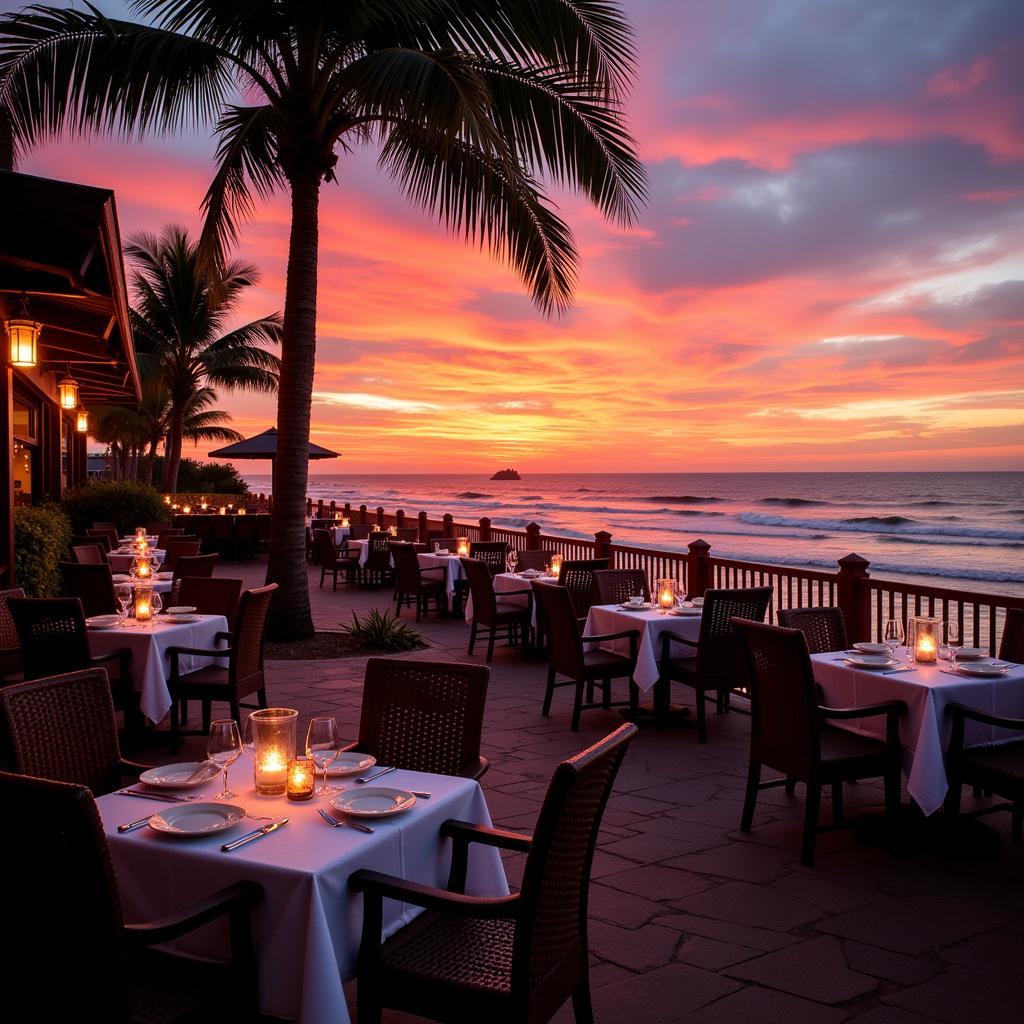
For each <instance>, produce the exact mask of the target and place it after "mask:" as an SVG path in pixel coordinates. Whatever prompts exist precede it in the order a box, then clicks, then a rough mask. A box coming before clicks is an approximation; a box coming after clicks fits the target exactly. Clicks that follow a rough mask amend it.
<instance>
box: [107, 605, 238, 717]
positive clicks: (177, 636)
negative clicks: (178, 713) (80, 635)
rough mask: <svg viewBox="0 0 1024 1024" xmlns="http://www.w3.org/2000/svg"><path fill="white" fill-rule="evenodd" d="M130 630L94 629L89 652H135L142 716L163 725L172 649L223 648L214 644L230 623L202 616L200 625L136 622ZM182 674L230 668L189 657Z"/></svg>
mask: <svg viewBox="0 0 1024 1024" xmlns="http://www.w3.org/2000/svg"><path fill="white" fill-rule="evenodd" d="M128 621H129V622H130V623H131V625H130V626H124V627H121V626H117V627H115V628H114V629H90V630H89V651H90V652H91V654H92V655H93V657H96V656H97V655H99V654H107V653H108V652H109V651H114V650H117V649H118V648H121V647H127V648H128V650H130V651H131V652H132V656H131V664H130V666H129V667H130V669H131V673H132V682H133V683H134V685H135V689H136V690H137V691H138V692H139V704H140V706H141V708H142V713H143V714H144V715H145V716H146V717H147V718H148V719H149V720H150V721H151V722H154V723H156V722H161V721H163V719H164V717H165V716H166V714H167V712H168V711H170V709H171V693H170V690H168V688H167V678H168V676H169V675H170V672H171V659H170V657H169V656H168V654H167V648H168V647H202V648H205V649H206V650H212V649H213V648H215V647H222V646H224V645H223V644H218V643H215V642H214V638H215V637H216V635H217V633H226V632H227V629H228V620H227V619H226V618H224V616H223V615H200V616H199V619H198V620H197V621H196V622H182V623H177V622H166V621H160V620H155V624H151V625H148V626H147V625H138V624H136V623H135V620H134V619H129V620H128ZM179 663H180V665H181V670H182V672H183V673H184V672H195V671H196V670H197V669H200V668H206V666H207V665H216V664H225V665H226V664H227V662H226V661H224V660H222V659H219V658H202V657H199V656H196V655H188V656H186V657H182V658H180V659H179Z"/></svg>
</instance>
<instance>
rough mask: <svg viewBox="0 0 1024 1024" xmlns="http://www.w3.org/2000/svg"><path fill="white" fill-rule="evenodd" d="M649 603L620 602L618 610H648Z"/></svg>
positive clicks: (649, 607)
mask: <svg viewBox="0 0 1024 1024" xmlns="http://www.w3.org/2000/svg"><path fill="white" fill-rule="evenodd" d="M650 610H651V605H650V603H649V602H647V603H645V604H620V605H619V611H623V612H649V611H650Z"/></svg>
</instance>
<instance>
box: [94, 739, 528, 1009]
mask: <svg viewBox="0 0 1024 1024" xmlns="http://www.w3.org/2000/svg"><path fill="white" fill-rule="evenodd" d="M375 770H376V769H375ZM370 774H372V772H371V773H370ZM229 781H230V784H231V789H232V791H233V792H235V794H236V796H235V797H234V798H233V799H231V800H229V801H228V803H230V804H233V805H235V806H238V807H241V808H242V809H243V810H244V811H245V812H246V814H247V815H248V816H249V817H247V819H246V820H244V821H242V822H241V823H239V824H237V825H234V826H232V827H231V828H230V829H229V830H227V831H224V832H220V833H218V834H211V835H205V836H190V837H184V836H169V835H166V834H162V833H160V832H158V831H156V830H155V829H153V828H149V827H145V826H143V827H141V828H137V829H134V830H132V831H129V832H124V833H122V832H118V829H117V826H118V825H119V824H125V823H129V822H134V821H138V820H140V819H141V818H143V817H147V816H149V815H154V814H157V813H159V812H161V811H166V810H167V808H169V807H180V806H184V805H183V804H177V805H174V804H170V803H163V802H157V801H155V800H146V799H139V798H138V797H129V796H125V795H123V793H121V792H116V793H111V794H108V795H106V796H102V797H100V798H99V800H97V805H98V807H99V811H100V816H101V818H102V820H103V828H104V831H105V833H106V836H107V839H108V842H109V844H110V852H111V856H112V858H113V862H114V868H115V870H116V873H117V881H118V886H119V889H120V894H121V900H122V903H123V906H124V914H125V918H126V919H127V920H128V921H148V920H155V919H158V918H161V917H164V916H166V915H169V914H173V913H175V912H178V911H181V910H183V909H185V908H186V907H188V906H189V905H190V904H192V903H195V902H197V901H199V900H201V899H203V898H204V897H206V896H209V895H211V894H212V893H214V892H217V891H218V890H220V889H221V888H223V887H225V886H228V885H231V884H233V883H235V882H239V881H242V880H250V881H254V882H257V883H259V884H260V885H261V886H262V887H263V897H262V899H261V900H260V901H259V902H258V903H256V904H255V906H254V907H253V908H252V911H251V920H252V931H253V942H254V945H255V949H256V957H257V977H258V986H259V1008H260V1010H261V1012H262V1013H264V1014H266V1015H267V1016H270V1017H273V1018H275V1019H278V1018H279V1019H283V1020H290V1021H298V1022H300V1024H324V1022H331V1024H347V1022H348V1021H349V1015H348V1010H347V1007H346V1003H345V993H344V990H343V987H342V986H343V984H344V982H345V981H347V980H349V979H350V978H352V977H353V976H354V975H355V971H356V955H357V953H358V949H359V939H360V929H361V926H362V896H361V895H360V894H358V893H354V892H353V891H351V890H350V888H349V885H348V881H349V878H350V877H351V875H352V874H353V873H354V872H355V871H357V870H359V869H361V868H371V869H373V870H375V871H382V872H385V873H388V874H393V875H397V876H399V877H402V878H405V879H409V880H411V881H415V882H421V883H424V884H427V885H432V886H440V887H443V886H444V885H445V883H446V881H447V877H448V870H449V866H450V859H451V844H450V842H449V841H447V840H442V839H441V838H440V836H439V830H440V826H441V824H442V823H443V822H444V821H446V820H448V819H449V818H454V819H458V820H461V821H469V822H474V823H477V824H480V825H485V826H490V824H491V817H490V813H489V812H488V809H487V802H486V800H485V799H484V794H483V791H482V790H481V789H480V785H479V783H477V782H476V781H474V780H473V779H464V778H458V777H453V776H447V775H431V774H427V773H423V772H413V771H404V770H399V771H393V772H391V773H389V774H388V775H387V776H386V777H385V778H384V779H382V780H381V782H380V785H381V786H383V785H384V783H385V782H386V783H387V785H388V788H397V789H400V790H406V791H408V790H418V791H423V792H426V793H429V794H430V795H429V797H428V798H417V800H416V801H415V803H414V805H413V806H411V807H410V808H409V809H407V810H405V811H402V812H401V813H398V814H393V815H390V816H388V817H375V818H372V819H368V818H359V819H352V818H347V817H346V816H345V815H343V814H341V813H339V812H337V811H334V810H332V809H331V807H330V803H329V800H330V797H327V796H319V795H317V796H314V797H313V798H312V800H308V801H305V802H295V801H291V800H288V799H287V798H286V797H284V796H280V797H266V796H257V795H256V792H255V789H254V787H253V784H252V775H251V762H249V761H248V759H244V760H242V761H239V762H237V763H236V764H235V766H234V767H233V768H232V769H230V773H229ZM336 781H337V780H336ZM341 782H342V785H343V788H344V790H345V791H350V790H353V789H360V787H358V786H357V785H356V784H354V783H353V782H352V781H351V780H349V779H343V780H341ZM373 785H374V784H373V783H372V782H371V783H370V785H367V786H365V787H362V788H361V791H362V792H364V793H365V792H367V791H368V790H369V789H370V788H371V787H372V786H373ZM219 786H220V778H219V776H218V778H217V779H215V780H212V781H211V782H210V783H208V784H206V785H205V786H203V787H199V788H197V789H189V790H186V791H183V790H176V791H175V792H177V793H178V794H179V795H180V794H182V793H188V794H189V795H192V794H196V793H198V794H200V797H201V799H205V800H210V799H212V798H213V797H214V796H215V795H216V793H217V792H218V790H219ZM131 788H133V789H135V790H143V791H145V790H146V787H145V786H141V785H136V786H134V787H131ZM165 792H166V791H163V790H161V791H158V793H165ZM321 809H324V810H327V811H328V813H329V814H331V816H332V818H333V819H334V820H336V821H339V822H340V821H346V820H358V821H360V822H363V823H365V824H367V825H369V826H370V827H371V828H372V829H373V832H372V834H369V833H366V832H362V831H357V830H356V829H354V828H350V827H348V826H347V825H343V826H342V827H332V826H331V825H329V824H327V823H326V822H325V821H324V820H323V819H322V818H321V817H320V814H319V813H318V811H319V810H321ZM284 818H287V819H288V822H287V824H286V825H284V827H281V828H278V829H276V830H275V831H272V832H269V833H268V834H266V835H264V836H262V837H261V838H259V839H257V840H255V841H253V842H249V843H247V844H245V845H243V846H240V847H238V848H237V849H235V850H233V851H225V850H223V849H222V846H223V845H224V844H225V843H229V842H230V841H231V840H233V839H235V838H237V837H239V836H241V835H243V834H246V833H248V832H251V831H253V830H254V829H256V828H258V827H261V826H264V825H266V824H268V823H274V822H280V821H282V819H284ZM466 891H467V893H468V894H470V895H473V896H490V897H498V896H506V895H508V891H509V890H508V883H507V881H506V879H505V873H504V869H503V867H502V862H501V857H500V855H499V853H498V851H497V850H495V849H492V848H488V847H483V846H474V847H473V851H472V853H471V855H470V859H469V875H468V879H467V887H466ZM419 913H420V911H419V909H418V908H415V907H412V906H410V905H408V904H405V903H399V902H397V901H394V900H385V902H384V935H385V936H387V935H391V934H392V933H394V932H395V931H397V930H398V929H399V928H401V927H402V926H403V925H404V924H406V923H407V922H409V921H411V920H412V919H413V918H414V917H415V916H417V914H419ZM174 949H175V951H177V952H180V953H183V954H187V955H192V956H199V957H207V958H220V959H224V958H226V957H227V955H228V949H229V946H228V932H227V927H226V924H225V923H224V922H218V923H216V924H215V925H212V926H207V927H204V928H202V929H200V930H198V931H196V932H194V933H192V934H191V935H190V936H188V937H187V938H186V939H182V940H178V941H177V942H176V943H175V945H174ZM168 983H169V984H170V983H173V979H170V978H169V979H168Z"/></svg>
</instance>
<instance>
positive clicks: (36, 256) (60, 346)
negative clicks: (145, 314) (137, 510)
mask: <svg viewBox="0 0 1024 1024" xmlns="http://www.w3.org/2000/svg"><path fill="white" fill-rule="evenodd" d="M0 210H2V213H0V325H2V335H3V343H4V353H5V365H4V371H3V388H2V395H0V431H2V433H3V435H4V448H3V454H2V456H0V486H2V487H3V491H4V494H5V496H6V497H5V504H4V508H3V522H2V528H0V587H5V586H11V585H12V583H13V580H12V561H13V559H12V556H13V550H14V523H13V509H14V507H15V506H16V505H21V504H34V503H37V502H40V501H46V500H59V499H60V497H61V496H62V495H63V494H64V493H65V491H67V490H68V489H69V488H74V487H77V486H79V485H80V484H82V483H84V482H85V481H86V480H87V478H88V456H87V454H86V437H87V434H88V415H89V410H90V409H91V408H94V407H95V406H98V405H111V404H121V403H135V402H137V401H138V400H139V398H140V397H141V393H140V386H139V373H138V367H137V365H136V360H135V350H134V347H133V345H132V335H131V327H130V324H129V319H128V295H127V288H126V284H125V274H124V261H123V258H122V253H121V237H120V232H119V229H118V224H117V210H116V207H115V205H114V194H113V192H111V191H110V190H108V189H102V188H92V187H89V186H85V185H77V184H73V183H70V182H65V181H55V180H52V179H48V178H38V177H33V176H32V175H28V174H19V173H16V172H13V171H0Z"/></svg>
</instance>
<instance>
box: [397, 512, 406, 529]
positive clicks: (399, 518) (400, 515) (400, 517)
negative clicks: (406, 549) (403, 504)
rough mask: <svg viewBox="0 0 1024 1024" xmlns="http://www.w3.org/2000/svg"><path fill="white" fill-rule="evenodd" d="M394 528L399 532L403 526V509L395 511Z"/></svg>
mask: <svg viewBox="0 0 1024 1024" xmlns="http://www.w3.org/2000/svg"><path fill="white" fill-rule="evenodd" d="M395 526H396V528H397V529H399V530H400V529H402V527H403V526H405V509H402V508H400V509H396V510H395Z"/></svg>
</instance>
